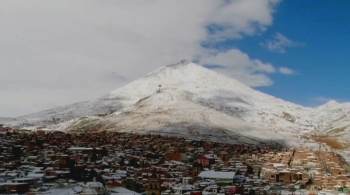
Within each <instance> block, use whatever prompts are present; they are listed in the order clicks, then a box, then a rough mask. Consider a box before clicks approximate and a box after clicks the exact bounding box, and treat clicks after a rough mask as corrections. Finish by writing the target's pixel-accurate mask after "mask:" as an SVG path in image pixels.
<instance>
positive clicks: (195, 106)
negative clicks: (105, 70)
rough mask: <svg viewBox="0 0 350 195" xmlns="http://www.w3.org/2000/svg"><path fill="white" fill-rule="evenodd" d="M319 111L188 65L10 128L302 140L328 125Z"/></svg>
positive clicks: (170, 67) (25, 118)
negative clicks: (317, 123) (274, 137)
mask: <svg viewBox="0 0 350 195" xmlns="http://www.w3.org/2000/svg"><path fill="white" fill-rule="evenodd" d="M319 112H323V110H322V108H317V109H312V108H305V107H302V106H299V105H296V104H293V103H290V102H287V101H284V100H281V99H278V98H275V97H273V96H270V95H267V94H264V93H261V92H259V91H257V90H254V89H252V88H250V87H248V86H246V85H244V84H242V83H240V82H239V81H237V80H235V79H232V78H229V77H226V76H223V75H221V74H219V73H217V72H215V71H212V70H209V69H207V68H204V67H202V66H200V65H196V64H194V63H184V62H182V63H179V64H174V65H168V66H164V67H161V68H159V69H158V70H156V71H153V72H151V73H149V74H147V75H146V76H144V77H142V78H140V79H138V80H136V81H133V82H131V83H129V84H128V85H126V86H124V87H121V88H119V89H117V90H115V91H112V92H111V93H109V94H107V95H106V96H104V97H102V98H100V99H97V100H95V101H87V102H81V103H76V104H72V105H68V106H64V107H58V108H54V109H50V110H46V111H42V112H39V113H35V114H30V115H26V116H21V117H18V118H17V119H16V120H14V121H12V122H11V123H8V124H10V125H13V126H16V125H17V126H19V127H30V128H37V127H44V128H48V129H61V130H64V129H67V130H69V129H79V128H81V127H84V128H89V127H90V128H92V129H96V128H103V129H108V130H118V131H134V132H142V131H144V130H147V131H148V132H155V131H158V132H160V131H161V132H162V133H168V134H172V133H176V134H185V135H188V134H191V133H192V134H193V135H196V134H201V135H202V136H209V135H211V134H213V136H224V135H226V134H227V133H231V134H234V135H237V134H240V135H241V137H242V139H243V137H255V138H262V139H265V138H273V137H272V135H275V136H277V137H293V136H294V137H297V136H298V135H301V134H302V133H303V132H310V131H313V130H315V129H317V128H318V127H325V126H326V124H325V125H323V124H322V125H320V126H317V125H316V123H315V118H317V119H319V121H322V119H323V118H326V115H325V116H322V115H320V114H319ZM327 112H331V110H329V111H328V110H327ZM86 116H89V117H86ZM81 117H83V118H81ZM80 118H81V119H80ZM277 137H276V139H277ZM245 139H246V138H245Z"/></svg>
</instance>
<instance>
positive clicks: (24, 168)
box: [0, 127, 350, 195]
mask: <svg viewBox="0 0 350 195" xmlns="http://www.w3.org/2000/svg"><path fill="white" fill-rule="evenodd" d="M320 159H323V160H320ZM345 165H346V164H345V163H344V162H343V161H342V160H341V158H340V157H339V156H336V155H334V154H333V153H330V152H322V153H321V152H320V151H316V152H312V151H309V150H306V149H305V150H301V149H299V150H287V149H285V148H282V147H281V146H279V145H266V144H261V145H244V144H222V143H214V142H209V141H196V140H188V139H184V138H176V137H164V136H157V135H136V134H126V133H116V132H99V133H89V134H87V133H84V134H83V133H82V134H66V133H63V132H45V131H36V132H30V131H17V130H12V129H8V128H7V129H5V128H1V127H0V194H10V193H17V194H18V193H19V194H21V193H27V194H28V193H32V194H86V195H87V194H101V195H102V194H125V195H126V194H147V195H171V194H174V195H181V194H188V195H197V194H198V195H201V194H203V195H211V194H213V195H214V194H228V195H230V194H292V193H294V194H310V193H311V192H314V191H317V190H318V191H320V190H325V189H327V190H333V192H337V193H340V192H341V191H345V190H347V188H346V187H348V186H349V184H350V183H349V181H350V180H349V177H348V175H347V170H346V169H345ZM325 175H327V176H325Z"/></svg>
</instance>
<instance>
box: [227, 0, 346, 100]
mask: <svg viewBox="0 0 350 195" xmlns="http://www.w3.org/2000/svg"><path fill="white" fill-rule="evenodd" d="M349 10H350V1H346V0H338V1H336V3H335V1H325V0H322V1H317V3H316V1H312V0H303V1H301V0H297V1H295V0H286V1H282V2H281V4H280V5H279V6H278V7H277V9H276V12H275V13H274V22H273V24H272V25H271V26H270V27H269V28H267V30H266V31H264V32H262V33H261V34H259V35H256V36H251V37H245V38H243V39H242V40H235V41H231V42H225V43H224V44H223V45H221V47H225V48H230V47H238V48H239V49H240V50H242V51H244V52H245V53H248V54H249V55H250V56H251V57H252V58H257V59H260V60H262V61H265V62H270V63H271V64H274V65H278V66H287V67H289V68H291V69H293V70H294V71H295V74H294V75H290V76H285V75H272V76H271V77H272V78H273V80H274V84H273V85H272V86H268V87H261V88H259V89H260V90H261V91H264V92H267V93H269V94H272V95H274V96H277V97H281V98H283V99H287V100H290V101H292V102H296V103H300V104H302V105H307V106H315V105H318V104H321V103H324V102H325V101H327V100H329V99H335V100H338V101H347V100H349V99H350V86H349V85H348V84H350V76H349V73H350V56H349V51H350V44H349V40H350V24H349V22H350V12H349ZM276 33H281V34H283V35H284V36H286V37H287V38H288V39H290V40H292V41H294V42H297V43H298V46H296V47H291V48H287V49H286V52H285V53H278V52H271V51H269V50H268V49H266V48H265V47H262V46H261V43H263V42H265V41H266V40H269V39H272V38H273V36H274V35H275V34H276Z"/></svg>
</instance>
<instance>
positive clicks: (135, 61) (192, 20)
mask: <svg viewBox="0 0 350 195" xmlns="http://www.w3.org/2000/svg"><path fill="white" fill-rule="evenodd" d="M277 3H278V0H249V1H247V0H73V1H72V0H2V1H0V13H1V17H0V25H1V31H0V53H1V58H0V70H1V71H0V97H1V101H0V115H2V116H6V115H18V114H24V113H29V112H33V111H38V110H41V109H44V108H49V107H52V106H57V105H63V104H67V103H71V102H74V101H81V100H87V99H91V98H95V97H98V96H100V95H101V94H104V93H106V92H108V91H109V90H112V89H115V88H117V87H119V86H120V85H122V84H124V83H126V82H128V81H130V80H132V79H135V78H137V77H139V76H141V75H143V74H144V73H146V72H148V71H151V70H153V69H155V68H156V67H159V66H161V65H165V64H170V63H174V62H176V61H178V60H179V59H184V58H186V59H193V58H194V57H195V56H203V55H204V53H205V52H206V51H205V49H203V48H201V43H203V42H208V43H213V42H214V43H215V42H218V41H222V40H227V39H237V38H240V37H242V36H244V35H253V34H254V33H256V32H259V31H262V30H264V29H265V28H266V27H268V26H269V25H271V23H272V20H273V17H272V14H273V11H274V8H275V6H276V4H277ZM208 26H215V27H216V28H215V30H214V31H212V32H211V33H208V30H207V27H208ZM203 51H204V52H203ZM247 63H248V62H247ZM251 63H253V64H254V65H255V66H256V69H259V71H257V72H254V71H247V70H245V69H242V70H244V71H245V72H241V73H239V76H240V77H241V78H242V79H241V80H244V81H247V82H248V84H251V83H250V81H249V80H250V79H259V80H261V81H260V83H266V82H271V81H270V79H269V78H268V77H267V76H266V73H269V71H272V69H274V68H271V67H270V66H271V65H268V64H266V63H262V62H260V61H258V60H253V61H252V62H251ZM273 71H275V70H273ZM233 76H234V75H233ZM257 83H259V82H254V84H253V86H254V85H258V84H257Z"/></svg>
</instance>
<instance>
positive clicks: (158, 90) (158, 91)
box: [157, 84, 162, 93]
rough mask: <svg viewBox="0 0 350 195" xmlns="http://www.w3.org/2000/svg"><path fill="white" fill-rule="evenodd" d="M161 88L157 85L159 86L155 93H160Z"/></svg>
mask: <svg viewBox="0 0 350 195" xmlns="http://www.w3.org/2000/svg"><path fill="white" fill-rule="evenodd" d="M161 88H162V85H161V84H159V85H158V89H157V93H160V90H161Z"/></svg>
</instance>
